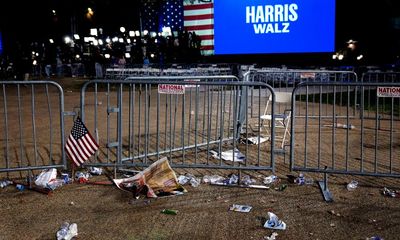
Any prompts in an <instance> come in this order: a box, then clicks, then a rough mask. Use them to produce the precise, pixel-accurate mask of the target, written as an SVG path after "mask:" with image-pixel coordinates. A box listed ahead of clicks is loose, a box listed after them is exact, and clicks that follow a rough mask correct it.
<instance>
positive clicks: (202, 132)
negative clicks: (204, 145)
mask: <svg viewBox="0 0 400 240" xmlns="http://www.w3.org/2000/svg"><path fill="white" fill-rule="evenodd" d="M203 88H205V89H206V90H205V91H204V99H203V126H202V130H201V142H204V138H205V129H206V115H207V114H206V113H208V111H206V107H207V108H209V105H208V98H209V96H208V94H209V89H210V88H209V86H208V85H207V86H204V85H203ZM206 102H207V104H206ZM207 118H208V115H207ZM207 121H208V120H207ZM207 156H208V154H207ZM207 159H208V157H207Z"/></svg>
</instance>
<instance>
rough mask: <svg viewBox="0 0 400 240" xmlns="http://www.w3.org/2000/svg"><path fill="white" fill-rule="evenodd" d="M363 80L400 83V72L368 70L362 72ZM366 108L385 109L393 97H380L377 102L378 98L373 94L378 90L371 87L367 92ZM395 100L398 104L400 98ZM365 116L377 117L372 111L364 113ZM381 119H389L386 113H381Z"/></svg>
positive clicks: (366, 81) (364, 81)
mask: <svg viewBox="0 0 400 240" xmlns="http://www.w3.org/2000/svg"><path fill="white" fill-rule="evenodd" d="M361 82H363V83H399V82H400V72H366V73H363V74H362V78H361ZM364 95H365V98H366V99H365V101H364V104H365V106H364V107H365V108H368V109H375V108H380V109H384V108H385V106H388V105H389V104H390V101H391V99H389V98H385V99H380V101H379V102H377V101H376V100H377V99H376V98H373V97H372V96H374V95H376V91H375V88H374V87H371V89H366V91H365V93H364ZM394 101H395V102H397V104H398V103H399V101H400V99H395V100H394ZM364 118H375V116H374V115H372V113H370V112H369V113H367V115H364ZM378 118H379V119H382V120H388V119H387V116H385V115H379V116H378ZM396 120H400V118H398V117H397V119H396Z"/></svg>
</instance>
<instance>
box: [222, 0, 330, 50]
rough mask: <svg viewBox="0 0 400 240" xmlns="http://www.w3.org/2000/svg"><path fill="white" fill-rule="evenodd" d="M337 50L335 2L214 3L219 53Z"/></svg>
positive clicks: (261, 0) (247, 0)
mask: <svg viewBox="0 0 400 240" xmlns="http://www.w3.org/2000/svg"><path fill="white" fill-rule="evenodd" d="M334 48H335V0H238V1H236V0H235V1H232V0H214V49H215V54H260V53H264V54H265V53H323V52H333V51H334Z"/></svg>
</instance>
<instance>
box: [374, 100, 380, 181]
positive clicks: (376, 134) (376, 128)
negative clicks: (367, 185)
mask: <svg viewBox="0 0 400 240" xmlns="http://www.w3.org/2000/svg"><path fill="white" fill-rule="evenodd" d="M375 111H376V112H375V113H376V114H375V153H374V157H375V159H374V163H375V164H374V173H376V172H377V169H378V161H377V160H378V138H379V131H378V130H379V126H378V123H379V98H378V97H377V98H376V109H375Z"/></svg>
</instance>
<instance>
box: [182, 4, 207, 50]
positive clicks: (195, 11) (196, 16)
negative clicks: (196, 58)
mask: <svg viewBox="0 0 400 240" xmlns="http://www.w3.org/2000/svg"><path fill="white" fill-rule="evenodd" d="M183 10H184V12H183V18H184V23H183V24H184V28H185V30H186V31H188V32H196V34H197V35H198V36H200V39H201V48H200V49H201V53H202V55H213V54H214V3H213V0H185V1H184V2H183Z"/></svg>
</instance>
